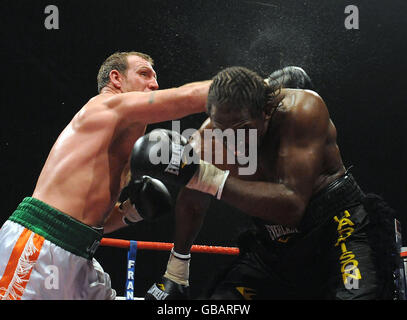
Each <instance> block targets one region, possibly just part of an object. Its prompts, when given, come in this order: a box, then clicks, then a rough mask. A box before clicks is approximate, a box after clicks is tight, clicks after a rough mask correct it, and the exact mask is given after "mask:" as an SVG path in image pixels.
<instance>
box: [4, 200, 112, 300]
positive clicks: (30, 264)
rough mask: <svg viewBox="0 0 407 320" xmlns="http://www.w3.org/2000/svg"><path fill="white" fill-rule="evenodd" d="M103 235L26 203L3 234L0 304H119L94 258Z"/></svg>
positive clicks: (42, 206)
mask: <svg viewBox="0 0 407 320" xmlns="http://www.w3.org/2000/svg"><path fill="white" fill-rule="evenodd" d="M101 239H102V232H100V230H96V229H94V228H91V227H90V226H87V225H85V224H83V223H81V222H79V221H77V220H75V219H73V218H71V217H69V216H68V215H66V214H64V213H61V212H59V211H57V210H55V209H54V208H52V207H50V206H48V205H47V204H45V203H43V202H41V201H39V200H37V199H34V198H25V199H24V200H23V201H22V202H21V203H20V204H19V206H18V207H17V209H16V210H15V211H14V213H13V214H12V215H11V216H10V217H9V219H8V220H7V221H6V222H5V223H4V225H3V226H2V227H1V229H0V299H3V300H20V299H22V300H53V299H55V300H63V299H65V300H79V299H84V300H85V299H86V300H90V299H98V300H102V299H103V300H104V299H115V297H116V292H115V290H113V289H112V288H111V282H110V277H109V275H108V274H107V273H105V272H104V271H103V269H102V267H101V266H100V264H99V263H98V262H97V261H96V260H95V259H94V258H93V254H94V252H95V250H96V248H97V247H98V245H99V243H100V240H101Z"/></svg>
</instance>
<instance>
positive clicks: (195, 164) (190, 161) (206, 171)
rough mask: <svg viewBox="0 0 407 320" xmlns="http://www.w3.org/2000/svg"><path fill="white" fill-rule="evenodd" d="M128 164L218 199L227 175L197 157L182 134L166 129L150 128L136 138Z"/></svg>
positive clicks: (139, 170)
mask: <svg viewBox="0 0 407 320" xmlns="http://www.w3.org/2000/svg"><path fill="white" fill-rule="evenodd" d="M166 158H167V159H166ZM163 160H166V161H163ZM130 164H131V171H132V174H133V171H134V172H142V173H143V174H147V175H149V176H151V177H154V178H157V179H159V180H161V181H165V182H166V183H170V184H174V185H178V186H186V187H187V188H190V189H194V190H197V191H200V192H204V193H208V194H211V195H213V196H216V197H217V198H218V199H220V198H221V194H222V190H223V186H224V184H225V182H226V179H227V177H228V175H229V171H223V170H220V169H218V168H217V167H215V166H214V165H212V164H210V163H207V162H205V161H203V160H200V159H199V156H198V155H197V154H196V153H195V151H194V150H193V148H192V146H191V145H190V144H188V141H187V140H186V138H185V137H183V136H182V135H180V134H179V133H178V132H175V131H170V130H165V129H156V130H153V131H151V132H150V133H148V134H146V135H144V136H143V137H141V138H139V139H138V140H137V141H136V143H135V144H134V147H133V151H132V154H131V160H130Z"/></svg>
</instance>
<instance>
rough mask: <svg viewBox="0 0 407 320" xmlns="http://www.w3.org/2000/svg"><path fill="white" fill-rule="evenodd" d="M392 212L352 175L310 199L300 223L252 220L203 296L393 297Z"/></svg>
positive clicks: (221, 297) (224, 297)
mask: <svg viewBox="0 0 407 320" xmlns="http://www.w3.org/2000/svg"><path fill="white" fill-rule="evenodd" d="M393 219H394V216H393V211H392V210H391V209H390V208H389V207H388V206H387V205H386V203H385V202H384V201H383V200H382V199H381V198H380V197H378V196H375V195H365V194H364V193H363V192H362V190H361V189H360V188H359V186H358V184H357V183H356V181H355V179H354V178H353V176H352V175H351V174H349V173H347V174H346V175H344V176H343V177H341V178H339V179H337V180H335V181H334V182H332V183H331V184H329V185H328V186H327V187H326V188H324V189H323V190H321V191H320V192H319V193H318V194H316V195H315V196H313V197H312V199H311V200H310V202H309V204H308V206H307V209H306V211H305V213H304V215H303V218H302V221H301V222H300V224H299V226H298V227H297V228H289V227H285V226H275V225H269V224H267V222H265V221H260V220H256V221H255V226H256V228H254V229H253V230H248V231H247V232H244V233H243V234H241V235H240V237H239V240H238V244H239V248H240V254H239V256H238V258H237V259H236V261H234V262H233V263H232V265H231V266H228V267H227V268H226V269H225V270H223V271H222V272H221V273H220V274H219V275H217V277H216V278H215V279H214V281H213V284H212V285H211V286H210V287H209V289H208V291H207V293H206V295H205V296H204V298H206V299H248V300H251V299H260V300H266V299H394V297H395V292H396V288H395V284H394V279H393V275H394V271H395V270H396V269H397V268H398V264H399V261H398V258H397V257H398V255H397V250H396V246H395V240H394V231H393V232H392V224H393V221H394V220H393Z"/></svg>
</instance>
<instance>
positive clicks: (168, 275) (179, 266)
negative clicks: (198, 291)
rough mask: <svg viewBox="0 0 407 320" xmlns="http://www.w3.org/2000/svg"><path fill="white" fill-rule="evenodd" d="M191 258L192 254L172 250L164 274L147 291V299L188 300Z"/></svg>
mask: <svg viewBox="0 0 407 320" xmlns="http://www.w3.org/2000/svg"><path fill="white" fill-rule="evenodd" d="M190 260H191V255H190V254H189V255H181V254H178V253H176V252H174V250H171V255H170V259H169V260H168V265H167V270H166V272H165V274H164V276H163V277H162V278H161V280H160V281H158V282H156V283H154V284H153V285H152V286H151V288H150V289H149V290H148V291H147V293H146V295H145V297H144V298H145V300H188V299H189V298H190V292H189V281H188V278H189V262H190Z"/></svg>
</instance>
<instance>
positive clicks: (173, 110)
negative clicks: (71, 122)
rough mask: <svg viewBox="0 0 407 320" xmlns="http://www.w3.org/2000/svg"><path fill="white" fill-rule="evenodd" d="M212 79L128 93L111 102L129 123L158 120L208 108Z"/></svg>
mask: <svg viewBox="0 0 407 320" xmlns="http://www.w3.org/2000/svg"><path fill="white" fill-rule="evenodd" d="M210 84H211V80H208V81H202V82H194V83H189V84H186V85H183V86H181V87H178V88H171V89H165V90H157V91H153V92H127V93H122V94H119V95H114V96H113V97H112V98H111V99H109V100H108V101H107V104H108V106H109V107H111V108H112V109H113V110H114V111H115V112H116V113H117V115H118V117H119V119H122V120H124V121H125V122H126V123H129V124H130V123H135V122H137V123H142V124H149V123H157V122H163V121H168V120H172V119H179V118H182V117H185V116H187V115H189V114H193V113H200V112H204V111H205V105H206V98H207V95H208V90H209V86H210Z"/></svg>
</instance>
